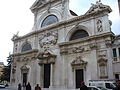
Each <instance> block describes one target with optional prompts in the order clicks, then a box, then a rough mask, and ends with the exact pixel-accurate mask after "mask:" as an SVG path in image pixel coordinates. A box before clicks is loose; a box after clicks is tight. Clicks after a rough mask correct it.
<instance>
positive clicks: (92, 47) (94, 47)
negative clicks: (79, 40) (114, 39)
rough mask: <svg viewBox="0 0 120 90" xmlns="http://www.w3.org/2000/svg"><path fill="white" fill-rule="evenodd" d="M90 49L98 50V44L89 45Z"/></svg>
mask: <svg viewBox="0 0 120 90" xmlns="http://www.w3.org/2000/svg"><path fill="white" fill-rule="evenodd" d="M89 47H90V49H97V44H95V43H91V44H90V45H89Z"/></svg>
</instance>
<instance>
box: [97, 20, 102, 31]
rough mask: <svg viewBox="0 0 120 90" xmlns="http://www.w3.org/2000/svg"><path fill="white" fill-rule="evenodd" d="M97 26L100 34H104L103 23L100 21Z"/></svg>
mask: <svg viewBox="0 0 120 90" xmlns="http://www.w3.org/2000/svg"><path fill="white" fill-rule="evenodd" d="M96 24H97V30H98V32H102V31H103V27H102V21H101V20H99V19H98V20H97V23H96Z"/></svg>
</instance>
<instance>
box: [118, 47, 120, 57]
mask: <svg viewBox="0 0 120 90" xmlns="http://www.w3.org/2000/svg"><path fill="white" fill-rule="evenodd" d="M118 53H119V57H120V48H118Z"/></svg>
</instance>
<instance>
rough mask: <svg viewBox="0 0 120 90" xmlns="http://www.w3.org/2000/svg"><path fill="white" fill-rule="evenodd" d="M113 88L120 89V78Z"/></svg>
mask: <svg viewBox="0 0 120 90" xmlns="http://www.w3.org/2000/svg"><path fill="white" fill-rule="evenodd" d="M113 90H120V80H117V81H116V87H115V88H114V89H113Z"/></svg>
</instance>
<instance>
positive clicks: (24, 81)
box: [23, 73, 27, 86]
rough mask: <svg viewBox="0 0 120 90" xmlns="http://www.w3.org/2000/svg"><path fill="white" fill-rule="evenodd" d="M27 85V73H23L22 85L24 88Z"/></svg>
mask: <svg viewBox="0 0 120 90" xmlns="http://www.w3.org/2000/svg"><path fill="white" fill-rule="evenodd" d="M26 84H27V73H23V85H24V86H26Z"/></svg>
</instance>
